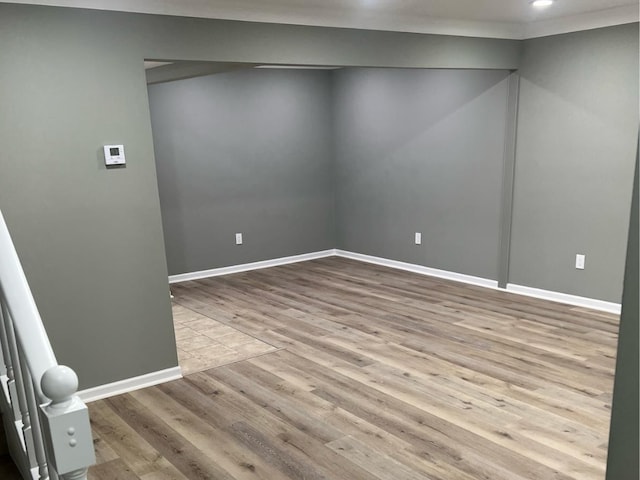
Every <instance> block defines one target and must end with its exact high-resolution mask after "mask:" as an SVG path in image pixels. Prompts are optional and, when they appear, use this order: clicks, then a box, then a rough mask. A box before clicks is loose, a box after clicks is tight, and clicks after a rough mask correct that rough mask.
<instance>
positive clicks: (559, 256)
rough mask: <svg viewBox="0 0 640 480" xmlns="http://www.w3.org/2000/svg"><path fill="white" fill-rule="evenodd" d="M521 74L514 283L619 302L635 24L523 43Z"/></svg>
mask: <svg viewBox="0 0 640 480" xmlns="http://www.w3.org/2000/svg"><path fill="white" fill-rule="evenodd" d="M520 73H521V75H522V80H521V86H520V110H519V112H520V113H519V119H518V139H517V151H516V177H515V198H514V210H513V232H512V246H511V263H510V273H511V275H510V282H511V283H515V284H520V285H527V286H530V287H537V288H542V289H546V290H553V291H558V292H564V293H570V294H575V295H581V296H585V297H591V298H598V299H602V300H607V301H612V302H620V298H621V294H622V278H623V274H624V252H625V244H626V240H627V228H628V220H629V205H630V199H631V183H632V178H633V162H634V158H635V146H636V143H635V142H636V136H637V128H638V24H630V25H623V26H619V27H613V28H605V29H599V30H591V31H585V32H578V33H571V34H567V35H559V36H554V37H547V38H540V39H535V40H527V41H526V42H525V47H524V54H523V57H522V65H521V69H520ZM576 253H584V254H586V255H587V258H586V269H585V270H576V269H575V268H574V267H575V254H576Z"/></svg>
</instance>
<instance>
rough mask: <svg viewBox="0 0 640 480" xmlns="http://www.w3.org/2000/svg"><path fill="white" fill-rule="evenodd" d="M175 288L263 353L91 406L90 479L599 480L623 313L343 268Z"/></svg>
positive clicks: (185, 306) (188, 307)
mask: <svg viewBox="0 0 640 480" xmlns="http://www.w3.org/2000/svg"><path fill="white" fill-rule="evenodd" d="M172 289H173V292H174V295H175V303H176V305H177V307H176V309H177V311H178V317H181V318H178V322H177V325H178V329H180V328H182V327H187V328H192V327H194V326H198V325H200V324H198V321H200V323H201V324H202V323H208V321H207V319H209V320H211V321H214V322H216V323H218V324H220V325H222V326H224V327H226V328H230V329H232V331H228V330H226V329H225V332H226V333H221V335H229V334H231V337H234V336H235V339H236V340H241V339H242V340H243V341H246V342H249V343H251V344H253V345H254V346H256V345H268V346H267V347H262V346H261V347H260V348H264V349H265V351H264V352H260V353H259V354H257V355H258V356H253V353H252V354H251V355H250V356H252V358H249V359H246V360H240V361H236V360H235V359H233V358H232V355H228V356H227V357H226V360H223V361H217V363H215V365H212V366H215V367H216V368H211V369H208V370H204V371H196V370H201V369H203V368H206V365H204V364H203V363H202V362H194V363H195V364H197V365H196V366H194V367H193V368H194V371H195V373H193V374H191V375H187V376H186V377H185V378H184V379H182V380H178V381H175V382H170V383H166V384H164V385H160V386H157V387H152V388H148V389H145V390H140V391H137V392H133V393H130V394H125V395H120V396H117V397H112V398H110V399H107V400H103V401H98V402H94V403H92V404H90V414H91V421H92V425H93V431H94V435H95V443H96V449H97V453H98V465H97V466H95V467H93V468H92V469H91V472H90V478H92V479H94V480H116V479H118V480H129V479H138V478H140V479H144V480H165V479H180V480H183V479H203V480H204V479H226V480H232V479H235V480H244V479H265V480H279V479H297V480H303V479H304V480H314V479H327V480H329V479H330V480H360V479H362V480H364V479H367V480H368V479H373V480H375V479H379V480H414V479H431V480H603V479H604V468H605V460H606V447H607V437H608V428H609V415H610V402H611V391H612V383H613V373H614V372H613V369H614V363H615V361H614V356H615V349H616V337H617V330H618V318H617V317H616V316H613V315H608V314H603V313H599V312H595V311H590V310H586V309H581V308H575V307H570V306H565V305H560V304H556V303H550V302H545V301H542V300H535V299H529V298H526V297H522V296H516V295H513V294H507V293H505V292H499V291H493V290H489V289H484V288H479V287H473V286H467V285H461V284H456V283H454V282H449V281H445V280H439V279H435V278H430V277H424V276H420V275H415V274H412V273H408V272H402V271H398V270H392V269H387V268H384V267H378V266H373V265H368V264H364V263H359V262H355V261H351V260H346V259H341V258H335V257H334V258H327V259H322V260H315V261H311V262H306V263H302V264H295V265H288V266H283V267H276V268H270V269H265V270H258V271H253V272H247V273H242V274H237V275H230V276H225V277H217V278H213V279H207V280H201V281H196V282H186V283H183V284H179V285H174V286H173V288H172ZM203 319H204V320H203ZM190 322H191V323H190ZM192 329H193V328H192ZM193 330H194V331H197V330H196V329H193ZM205 330H207V329H205ZM220 332H222V330H220ZM187 333H188V332H187ZM216 335H217V334H216V333H214V332H210V335H209V337H210V338H212V340H215V341H218V340H223V341H222V345H224V339H221V338H220V337H217V336H216ZM205 336H207V335H205ZM193 337H195V335H192V336H191V338H193ZM231 337H228V338H231ZM247 337H249V338H251V339H255V340H256V341H257V342H259V343H254V342H253V340H251V341H249V340H248V339H247ZM187 338H188V337H187ZM195 343H196V344H197V342H195ZM200 348H209V347H200ZM247 349H248V350H250V348H249V347H247ZM227 353H228V352H227ZM236 353H238V352H236ZM245 353H246V351H245ZM254 353H255V352H254ZM190 358H194V356H191V357H184V356H183V357H181V361H182V362H185V361H188V360H189V359H190ZM196 358H198V357H196ZM199 358H201V359H204V358H207V355H204V354H203V355H201V356H200V357H199ZM238 358H240V357H238ZM227 361H231V362H235V363H229V364H227V365H223V363H226V362H227ZM217 365H220V366H217Z"/></svg>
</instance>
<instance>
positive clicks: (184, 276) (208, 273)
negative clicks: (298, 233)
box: [169, 249, 336, 283]
mask: <svg viewBox="0 0 640 480" xmlns="http://www.w3.org/2000/svg"><path fill="white" fill-rule="evenodd" d="M335 254H336V251H335V250H333V249H331V250H322V251H320V252H311V253H303V254H302V255H293V256H290V257H281V258H274V259H271V260H262V261H260V262H252V263H242V264H240V265H231V266H229V267H221V268H212V269H210V270H201V271H199V272H191V273H181V274H178V275H170V276H169V283H178V282H186V281H189V280H200V279H202V278H210V277H218V276H220V275H229V274H231V273H240V272H248V271H249V270H258V269H261V268H269V267H277V266H280V265H288V264H290V263H298V262H306V261H307V260H315V259H317V258H325V257H332V256H334V255H335Z"/></svg>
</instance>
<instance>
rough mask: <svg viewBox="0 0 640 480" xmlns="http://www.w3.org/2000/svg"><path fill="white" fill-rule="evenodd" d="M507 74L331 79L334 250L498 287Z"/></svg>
mask: <svg viewBox="0 0 640 480" xmlns="http://www.w3.org/2000/svg"><path fill="white" fill-rule="evenodd" d="M508 74H509V73H508V72H506V71H480V70H476V71H461V70H457V71H456V70H388V69H346V70H343V71H339V72H337V73H336V74H335V87H334V88H335V109H334V111H335V135H336V171H337V177H336V178H337V194H336V198H337V201H336V205H337V225H338V228H337V232H338V242H337V245H338V248H342V249H345V250H350V251H354V252H358V253H365V254H369V255H375V256H380V257H384V258H391V259H394V260H401V261H405V262H410V263H415V264H419V265H426V266H429V267H434V268H439V269H444V270H450V271H454V272H459V273H465V274H469V275H476V276H480V277H485V278H491V279H497V275H498V249H499V246H498V245H499V234H500V211H501V210H500V209H501V206H500V199H501V185H502V169H503V152H504V144H505V119H506V112H507V94H508V80H507V77H508ZM415 232H421V233H422V245H415V244H414V233H415Z"/></svg>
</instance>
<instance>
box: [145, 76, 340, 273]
mask: <svg viewBox="0 0 640 480" xmlns="http://www.w3.org/2000/svg"><path fill="white" fill-rule="evenodd" d="M331 98H332V97H331V83H330V73H329V72H327V71H301V70H266V69H249V70H245V71H240V72H231V73H221V74H217V75H210V76H206V77H200V78H194V79H191V80H183V81H178V82H170V83H164V84H160V85H154V86H150V87H149V103H150V107H151V123H152V125H153V136H154V146H155V155H156V164H157V171H158V184H159V190H160V204H161V207H162V219H163V225H164V234H165V235H164V238H165V242H166V248H167V260H168V264H169V273H170V274H177V273H184V272H193V271H198V270H205V269H209V268H215V267H223V266H228V265H237V264H240V263H248V262H253V261H257V260H266V259H272V258H277V257H283V256H288V255H295V254H300V253H308V252H314V251H318V250H325V249H329V248H334V247H335V232H334V226H335V220H334V194H333V172H332V164H333V142H332V135H331V133H332V132H331ZM236 232H242V233H243V236H244V244H243V245H241V246H236V245H235V238H234V233H236Z"/></svg>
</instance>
